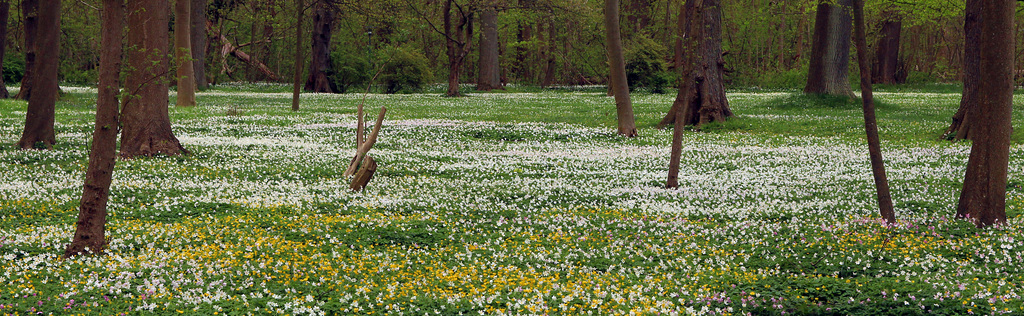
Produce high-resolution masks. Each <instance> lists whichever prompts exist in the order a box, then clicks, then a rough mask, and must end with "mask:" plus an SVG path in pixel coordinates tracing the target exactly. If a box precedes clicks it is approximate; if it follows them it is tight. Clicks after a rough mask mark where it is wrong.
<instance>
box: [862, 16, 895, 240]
mask: <svg viewBox="0 0 1024 316" xmlns="http://www.w3.org/2000/svg"><path fill="white" fill-rule="evenodd" d="M853 17H854V20H855V24H854V27H855V29H856V32H855V33H856V39H855V40H856V42H857V63H858V64H859V66H860V91H861V98H862V99H861V100H862V101H863V104H864V131H865V132H866V133H867V140H868V154H869V156H870V158H871V173H872V174H873V175H874V178H875V191H876V192H877V194H878V196H877V198H878V210H879V214H880V215H881V216H882V218H883V219H885V222H886V223H888V224H895V223H896V213H895V211H893V207H892V196H891V194H890V193H889V180H888V179H887V178H886V176H885V161H884V160H882V146H881V144H880V141H879V139H878V123H877V122H876V119H875V100H874V97H873V94H872V87H871V71H870V69H869V68H870V66H869V65H868V43H867V39H866V38H865V36H864V0H853Z"/></svg>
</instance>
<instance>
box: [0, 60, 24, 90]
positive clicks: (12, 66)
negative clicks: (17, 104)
mask: <svg viewBox="0 0 1024 316" xmlns="http://www.w3.org/2000/svg"><path fill="white" fill-rule="evenodd" d="M16 55H18V54H10V53H8V54H7V56H5V58H4V73H3V75H4V82H6V83H16V82H21V77H24V76H25V59H23V58H19V57H18V56H16Z"/></svg>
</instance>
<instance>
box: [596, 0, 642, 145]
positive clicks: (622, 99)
mask: <svg viewBox="0 0 1024 316" xmlns="http://www.w3.org/2000/svg"><path fill="white" fill-rule="evenodd" d="M604 29H605V31H604V34H605V47H606V49H607V50H608V66H609V67H610V69H609V73H610V75H609V77H610V78H609V79H610V80H609V81H610V82H609V88H610V89H609V91H611V92H612V93H614V95H615V112H616V119H617V121H618V129H619V135H624V136H626V137H635V136H637V131H636V121H635V119H634V118H633V102H632V101H631V100H630V98H629V82H627V81H626V61H625V58H624V57H623V55H622V34H621V32H620V31H619V0H605V1H604Z"/></svg>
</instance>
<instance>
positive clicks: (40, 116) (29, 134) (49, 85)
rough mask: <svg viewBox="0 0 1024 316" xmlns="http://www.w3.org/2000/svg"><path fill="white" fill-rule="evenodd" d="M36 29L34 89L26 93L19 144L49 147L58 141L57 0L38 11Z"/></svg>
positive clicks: (58, 24) (26, 147) (27, 147)
mask: <svg viewBox="0 0 1024 316" xmlns="http://www.w3.org/2000/svg"><path fill="white" fill-rule="evenodd" d="M38 15H39V16H38V33H37V34H36V39H35V51H36V52H35V54H36V57H35V58H37V60H36V62H34V63H33V64H32V67H33V71H32V72H33V73H34V75H33V76H35V78H34V79H32V85H33V88H32V89H33V91H34V92H33V93H31V94H29V96H28V109H27V110H26V114H25V130H24V131H23V132H22V134H21V140H19V141H18V147H21V148H22V149H32V148H34V147H35V146H36V145H37V144H39V143H42V144H43V145H45V146H46V147H47V148H52V147H53V144H54V143H55V142H56V141H57V140H56V135H54V130H53V123H54V115H55V113H54V112H55V110H56V104H57V93H59V91H60V86H58V84H57V75H58V74H57V65H58V64H60V0H54V1H48V2H47V3H46V5H45V6H42V7H41V8H40V10H39V11H38Z"/></svg>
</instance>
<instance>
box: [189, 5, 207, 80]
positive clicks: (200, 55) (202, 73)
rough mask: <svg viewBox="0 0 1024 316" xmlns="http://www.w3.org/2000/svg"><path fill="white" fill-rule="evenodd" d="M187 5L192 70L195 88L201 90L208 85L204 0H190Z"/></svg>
mask: <svg viewBox="0 0 1024 316" xmlns="http://www.w3.org/2000/svg"><path fill="white" fill-rule="evenodd" d="M189 7H190V9H191V11H192V14H191V16H190V18H189V21H190V22H192V23H191V24H192V26H191V29H192V34H190V36H189V39H190V40H192V43H191V44H192V45H191V47H190V48H191V49H192V70H193V71H194V74H195V76H194V78H195V82H196V88H198V89H200V90H203V89H206V88H208V87H209V83H208V82H207V81H206V46H207V35H206V20H207V19H206V0H192V4H191V5H190V6H189Z"/></svg>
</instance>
